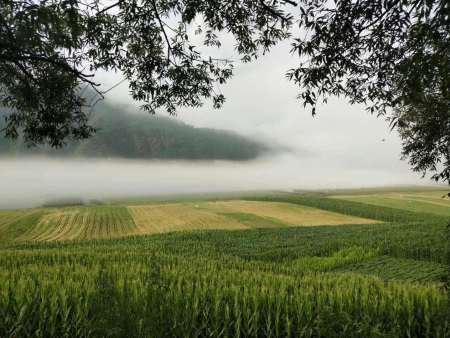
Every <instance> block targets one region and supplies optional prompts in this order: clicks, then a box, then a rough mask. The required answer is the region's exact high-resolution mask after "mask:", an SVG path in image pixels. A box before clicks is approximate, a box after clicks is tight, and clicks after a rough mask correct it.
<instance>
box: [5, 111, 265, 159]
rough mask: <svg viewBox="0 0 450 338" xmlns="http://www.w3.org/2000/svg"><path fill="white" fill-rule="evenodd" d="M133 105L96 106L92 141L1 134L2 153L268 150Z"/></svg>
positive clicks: (173, 155) (171, 155) (244, 153)
mask: <svg viewBox="0 0 450 338" xmlns="http://www.w3.org/2000/svg"><path fill="white" fill-rule="evenodd" d="M129 109H130V108H129V107H114V106H113V105H111V104H108V103H104V102H103V103H102V104H98V105H97V106H96V111H95V112H94V113H92V124H93V125H94V126H95V127H97V128H98V131H97V133H96V134H95V135H94V136H93V137H92V138H90V139H88V140H84V141H78V142H76V141H71V142H69V143H68V144H67V145H66V146H65V147H64V148H62V149H51V148H49V147H43V146H38V147H33V148H27V147H26V146H25V145H24V143H23V142H22V141H21V140H18V141H16V142H14V141H10V140H6V139H4V138H3V137H0V155H22V154H46V155H50V156H69V157H121V158H140V159H199V160H200V159H203V160H207V159H227V160H249V159H253V158H256V157H258V156H259V155H261V154H263V153H264V152H266V151H267V150H269V147H268V146H267V145H265V144H263V143H261V142H258V141H255V140H251V139H249V138H246V137H243V136H241V135H238V134H236V133H232V132H228V131H223V130H217V129H207V128H195V127H193V126H190V125H187V124H185V123H183V122H181V121H179V120H176V119H173V118H168V117H162V116H151V115H148V114H144V113H130V112H128V111H127V110H129ZM2 120H3V119H2Z"/></svg>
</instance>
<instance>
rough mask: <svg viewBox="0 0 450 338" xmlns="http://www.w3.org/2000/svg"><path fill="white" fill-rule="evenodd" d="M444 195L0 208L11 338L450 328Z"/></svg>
mask: <svg viewBox="0 0 450 338" xmlns="http://www.w3.org/2000/svg"><path fill="white" fill-rule="evenodd" d="M441 194H442V191H430V190H426V191H425V190H424V191H402V192H395V191H391V192H390V191H383V192H379V193H367V192H360V193H358V194H355V193H347V194H345V195H344V194H336V193H333V194H331V195H330V196H327V195H326V194H323V193H320V194H319V193H317V194H312V193H311V194H287V193H285V194H282V193H280V194H267V195H262V194H258V195H255V196H246V197H244V196H242V197H240V198H239V199H231V198H230V199H222V200H217V199H214V200H205V199H203V200H202V199H198V200H195V198H192V199H191V200H188V201H177V202H173V203H171V202H165V203H158V202H157V201H152V202H151V203H144V202H140V203H131V204H127V203H126V202H120V204H110V205H101V206H98V205H97V206H92V207H91V206H77V207H61V208H37V209H30V210H14V211H0V337H1V338H3V337H449V336H450V321H449V313H450V311H449V309H450V304H449V295H448V292H447V289H446V285H447V276H448V269H447V256H448V250H447V228H446V227H447V224H448V223H449V218H450V212H449V211H450V203H449V201H448V200H447V199H445V198H441V197H442V195H441ZM447 204H448V206H447Z"/></svg>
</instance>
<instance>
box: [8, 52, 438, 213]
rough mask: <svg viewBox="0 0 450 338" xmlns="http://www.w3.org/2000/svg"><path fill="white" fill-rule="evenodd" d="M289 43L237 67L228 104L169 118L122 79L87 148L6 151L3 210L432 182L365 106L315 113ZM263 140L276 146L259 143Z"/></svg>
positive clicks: (332, 104) (335, 103)
mask: <svg viewBox="0 0 450 338" xmlns="http://www.w3.org/2000/svg"><path fill="white" fill-rule="evenodd" d="M289 48H290V46H289V45H283V44H282V45H281V46H280V48H278V49H276V50H274V52H273V53H272V54H270V55H268V56H265V57H262V58H260V59H259V60H258V61H257V62H255V63H252V64H245V65H239V69H238V70H239V71H237V72H236V76H235V77H234V78H233V80H232V81H231V82H230V84H227V85H226V86H224V88H223V91H224V93H225V95H226V97H227V102H226V104H225V105H224V107H223V108H222V109H220V110H214V109H212V107H211V106H210V105H209V104H206V105H205V106H203V107H201V108H198V109H183V111H180V112H179V113H178V115H177V116H176V117H172V118H170V119H167V120H166V119H165V117H167V113H165V112H160V114H159V115H157V116H160V117H161V118H159V120H158V118H156V119H155V118H154V117H152V116H145V117H144V115H145V113H144V112H142V111H140V110H139V108H138V107H137V104H136V102H133V100H132V99H131V98H130V95H129V93H128V87H127V86H128V84H127V83H126V82H124V83H122V84H121V85H120V86H118V87H116V88H114V90H113V91H111V92H110V93H109V95H108V96H107V99H106V100H105V103H104V105H102V106H100V108H101V109H103V110H104V112H103V115H100V118H102V119H104V120H105V121H106V122H107V123H108V126H109V127H108V128H103V130H101V131H100V133H99V135H98V136H96V137H94V138H92V139H91V140H88V141H86V142H85V144H84V145H83V146H81V147H78V146H77V147H71V148H70V147H69V149H62V150H61V151H60V152H63V153H64V152H67V153H70V154H71V155H70V156H65V157H66V158H64V159H62V158H61V157H60V156H59V155H58V153H57V155H58V156H50V157H38V156H34V155H33V156H30V157H21V156H17V154H13V155H10V154H8V153H4V154H3V155H2V156H0V208H3V209H5V208H17V207H31V206H38V205H42V204H43V203H45V202H47V201H49V200H55V199H59V198H74V199H83V200H90V199H108V198H116V197H118V198H120V197H134V196H140V197H142V196H153V195H165V194H189V193H203V192H227V191H242V190H273V189H276V190H289V191H291V190H295V189H333V188H359V187H372V186H395V185H428V184H433V182H432V181H430V180H429V179H428V178H421V174H420V173H414V172H412V171H411V169H410V167H409V165H408V163H407V162H406V161H402V160H401V159H400V153H401V142H400V139H399V137H398V135H397V134H396V133H395V132H390V130H389V127H388V124H387V123H386V121H384V120H383V118H376V117H375V116H372V115H370V114H368V113H366V112H365V110H364V107H363V106H359V105H349V104H348V103H347V102H346V101H345V100H342V99H330V101H329V103H328V105H321V106H319V107H318V116H317V117H315V118H312V117H311V113H310V112H309V111H308V110H307V109H304V108H303V107H302V106H301V105H300V104H299V102H298V100H297V99H296V95H297V94H298V89H297V88H296V87H295V86H293V85H292V83H289V82H288V81H286V79H285V76H284V73H285V71H286V69H287V65H288V64H290V63H292V58H291V56H289V53H287V51H288V50H289ZM261 69H264V72H261V71H260V70H261ZM98 78H99V80H101V81H100V82H104V83H105V89H107V88H108V86H110V85H111V84H114V83H117V82H118V81H120V80H121V79H122V77H121V75H120V74H114V73H100V74H99V75H98ZM97 108H99V107H97ZM113 111H117V112H116V113H113V114H111V112H113ZM122 112H123V113H124V114H122ZM126 112H129V113H132V114H125V113H126ZM92 116H93V118H94V119H99V115H98V114H97V115H96V114H95V113H94V114H93V115H92ZM102 116H103V117H102ZM124 126H126V127H127V128H126V130H125V129H124ZM155 128H156V129H155ZM111 144H113V146H111ZM261 145H262V146H263V147H265V146H269V147H272V148H275V149H276V150H277V151H269V152H267V151H260V146H261ZM10 147H12V148H14V146H10ZM263 150H264V149H263ZM13 152H14V149H13ZM45 154H46V155H48V151H45ZM72 154H75V155H77V156H75V157H72ZM79 154H84V155H87V156H88V158H85V159H82V158H78V157H79V156H78V155H79ZM97 154H102V156H103V157H106V158H103V159H99V158H96V156H97ZM143 154H144V155H143ZM22 155H23V154H22ZM39 156H40V155H39ZM91 156H93V157H92V158H91ZM117 156H120V157H129V158H135V157H141V159H118V158H117ZM109 157H111V158H109ZM142 157H144V158H147V159H143V158H142ZM155 157H156V158H159V159H157V160H156V159H154V158H155ZM223 157H226V158H228V159H229V160H223ZM180 158H184V160H180ZM194 159H195V160H194ZM233 159H237V160H236V161H232V160H233Z"/></svg>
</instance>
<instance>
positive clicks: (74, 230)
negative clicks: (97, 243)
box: [25, 206, 136, 241]
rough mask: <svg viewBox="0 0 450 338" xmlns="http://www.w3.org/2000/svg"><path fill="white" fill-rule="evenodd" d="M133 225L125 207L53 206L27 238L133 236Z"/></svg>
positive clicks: (64, 238) (55, 238)
mask: <svg viewBox="0 0 450 338" xmlns="http://www.w3.org/2000/svg"><path fill="white" fill-rule="evenodd" d="M135 233H136V225H135V224H134V222H133V220H132V218H131V217H130V215H129V212H128V210H127V209H126V208H125V207H120V206H117V207H91V208H64V209H55V210H53V211H50V212H48V213H46V214H45V215H43V216H42V217H41V219H40V221H39V222H38V223H37V225H36V226H34V227H33V228H32V229H30V231H28V232H27V233H26V235H25V239H26V240H33V241H50V240H73V239H101V238H116V237H121V236H127V235H133V234H135Z"/></svg>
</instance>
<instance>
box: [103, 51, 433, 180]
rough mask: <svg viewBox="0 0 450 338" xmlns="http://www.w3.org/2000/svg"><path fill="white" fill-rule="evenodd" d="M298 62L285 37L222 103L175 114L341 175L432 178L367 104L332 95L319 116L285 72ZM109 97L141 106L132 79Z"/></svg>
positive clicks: (238, 72) (108, 79)
mask: <svg viewBox="0 0 450 338" xmlns="http://www.w3.org/2000/svg"><path fill="white" fill-rule="evenodd" d="M222 56H224V55H222ZM295 62H296V58H295V57H293V56H292V55H290V54H289V44H288V43H285V44H282V45H280V46H278V47H276V48H275V49H274V50H273V51H272V52H271V53H270V54H269V55H266V56H263V57H261V58H259V59H258V60H257V61H256V62H253V63H250V64H239V63H238V64H237V67H236V69H235V75H234V77H233V78H232V79H231V80H230V81H229V82H228V84H227V85H225V86H223V87H222V88H221V90H222V92H223V93H224V95H225V96H226V99H227V101H226V102H225V104H224V106H223V108H221V109H219V110H216V109H213V108H212V105H211V104H210V102H206V103H205V105H204V106H203V107H201V108H198V109H182V110H180V111H179V112H178V116H177V117H176V118H178V119H180V120H182V121H185V122H186V123H188V124H191V125H194V126H198V127H212V128H218V129H227V130H233V131H236V132H239V133H240V134H243V135H247V136H251V137H257V138H261V139H263V140H266V141H269V142H274V143H276V144H279V145H282V146H285V147H288V148H290V149H291V150H292V154H291V155H292V157H293V158H294V160H296V161H298V166H300V167H306V166H308V167H309V166H311V164H312V163H316V165H318V166H320V167H321V169H323V168H329V170H330V171H333V172H339V173H340V174H341V175H340V176H345V173H348V176H351V175H352V174H356V173H357V172H358V171H371V172H374V176H378V175H379V174H381V173H382V174H383V175H384V177H385V178H386V184H391V183H392V182H394V181H395V182H397V183H398V184H430V183H431V182H430V181H429V180H428V179H421V175H420V174H418V173H412V172H411V170H410V168H409V166H408V164H407V162H405V161H402V160H400V153H401V145H400V140H399V137H398V135H397V134H396V133H395V132H390V130H389V127H388V124H387V123H386V121H385V120H384V119H383V118H376V117H375V116H372V115H370V114H369V113H367V112H366V111H365V109H364V107H363V106H359V105H350V104H348V103H347V102H346V101H345V99H343V98H332V99H330V100H329V101H328V104H326V105H321V106H319V108H318V115H317V116H316V117H314V118H313V117H312V116H311V114H310V111H309V109H305V108H303V105H302V104H301V102H300V101H298V100H297V99H296V96H297V94H298V89H297V88H296V86H295V85H294V84H293V83H291V82H289V81H288V80H287V79H286V77H285V73H286V71H287V70H288V69H289V68H291V67H292V66H295ZM99 78H100V79H101V80H102V81H103V82H104V83H107V84H108V85H110V84H113V83H116V82H117V81H119V80H120V79H121V77H120V76H119V75H114V74H101V75H100V76H99ZM108 99H110V100H117V101H120V102H128V103H130V104H133V105H135V106H136V107H137V106H138V104H136V103H134V102H133V101H132V99H131V98H130V97H129V94H128V87H127V83H123V84H122V85H120V86H119V87H117V88H116V89H114V90H112V91H111V93H110V95H109V97H108ZM161 114H163V115H164V112H162V113H161ZM290 165H292V164H290ZM298 169H300V168H298ZM317 170H319V168H317ZM375 173H376V174H375ZM339 183H340V182H337V184H338V185H340V184H339ZM362 183H363V182H358V184H362ZM371 183H374V184H383V182H381V181H380V180H378V181H376V182H373V181H372V180H371V179H370V178H369V177H368V178H367V184H364V185H372V184H371Z"/></svg>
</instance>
